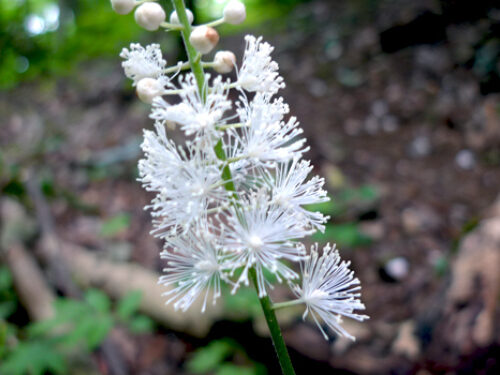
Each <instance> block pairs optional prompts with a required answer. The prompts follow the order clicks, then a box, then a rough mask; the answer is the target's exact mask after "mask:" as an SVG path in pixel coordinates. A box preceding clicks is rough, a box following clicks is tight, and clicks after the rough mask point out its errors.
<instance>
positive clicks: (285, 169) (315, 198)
mask: <svg viewBox="0 0 500 375" xmlns="http://www.w3.org/2000/svg"><path fill="white" fill-rule="evenodd" d="M312 169H313V167H312V166H311V163H310V162H309V161H307V160H302V161H299V159H298V158H295V159H293V161H292V162H291V163H280V164H278V165H277V166H276V170H275V173H274V175H269V177H268V178H267V184H268V185H269V187H270V189H272V203H274V204H276V205H280V206H282V207H283V208H285V209H287V210H290V211H292V212H293V213H294V215H295V216H296V218H297V220H298V221H300V222H304V221H305V222H307V223H308V224H307V225H308V226H310V227H312V228H315V229H319V230H321V231H324V229H325V226H324V225H323V224H324V223H325V222H326V221H327V220H328V219H329V217H328V216H324V215H323V214H322V213H321V212H312V211H309V210H307V209H306V208H304V206H305V205H308V204H316V203H321V202H327V201H329V200H330V198H329V197H327V195H326V191H325V190H323V185H324V183H325V180H324V178H321V177H319V176H314V177H313V178H311V179H310V180H307V181H306V178H307V176H308V174H309V173H310V172H311V171H312Z"/></svg>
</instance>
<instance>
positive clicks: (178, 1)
mask: <svg viewBox="0 0 500 375" xmlns="http://www.w3.org/2000/svg"><path fill="white" fill-rule="evenodd" d="M171 1H172V4H173V6H174V9H175V11H176V12H177V17H178V18H179V21H180V23H181V24H182V25H183V28H182V30H181V35H182V39H183V41H184V46H185V48H186V53H187V55H188V59H189V63H190V65H191V71H192V72H193V74H194V76H195V79H196V83H197V85H198V90H199V92H200V95H201V98H202V100H205V98H206V92H207V91H206V87H205V73H204V71H203V65H202V62H201V59H199V58H197V57H198V53H197V51H196V49H195V48H194V47H193V46H192V44H191V43H190V42H189V36H190V35H191V25H190V24H189V20H188V17H187V14H186V5H185V4H184V0H171ZM214 151H215V154H216V155H217V157H218V158H219V159H220V160H226V159H227V158H226V154H225V152H224V148H223V144H222V139H220V140H219V141H218V142H217V144H216V145H215V147H214ZM222 179H223V181H227V182H226V183H225V184H224V187H225V188H226V190H227V191H230V192H233V193H234V194H233V196H234V197H235V199H237V194H236V188H235V186H234V183H233V179H232V175H231V170H230V169H229V165H227V164H226V165H225V166H224V167H223V168H222ZM249 274H250V277H251V278H252V281H253V283H254V286H255V290H256V291H258V287H257V274H256V271H255V269H253V268H251V269H250V271H249ZM259 300H260V304H261V306H262V310H263V312H264V316H265V318H266V322H267V325H268V327H269V331H270V333H271V337H272V340H273V344H274V348H275V350H276V354H277V356H278V360H279V363H280V366H281V370H282V372H283V375H295V371H294V369H293V366H292V361H291V360H290V356H289V354H288V350H287V348H286V345H285V341H284V340H283V336H282V335H281V330H280V327H279V324H278V320H277V319H276V314H275V313H274V311H273V308H272V303H271V299H270V298H269V296H265V297H262V298H259Z"/></svg>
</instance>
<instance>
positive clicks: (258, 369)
mask: <svg viewBox="0 0 500 375" xmlns="http://www.w3.org/2000/svg"><path fill="white" fill-rule="evenodd" d="M231 361H233V362H235V363H236V362H237V363H242V364H241V365H239V364H235V363H233V362H231ZM186 368H187V370H188V371H189V372H190V373H193V374H214V375H265V374H267V371H266V368H265V367H264V366H263V365H262V364H260V363H256V362H252V361H251V360H249V359H248V357H247V355H246V353H245V351H244V350H243V348H242V347H241V346H240V345H238V344H237V343H236V342H235V341H233V340H230V339H221V340H214V341H212V342H211V343H210V344H208V345H207V346H205V347H203V348H200V349H198V350H196V351H195V352H194V353H193V355H192V357H191V358H190V359H189V360H188V361H187V363H186Z"/></svg>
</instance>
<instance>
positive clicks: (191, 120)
mask: <svg viewBox="0 0 500 375" xmlns="http://www.w3.org/2000/svg"><path fill="white" fill-rule="evenodd" d="M208 78H209V76H208V75H207V76H206V79H207V81H208ZM179 81H180V86H181V89H182V92H181V94H180V96H181V99H182V101H181V102H180V103H179V104H174V105H171V104H169V103H167V102H166V101H165V100H163V99H161V98H157V99H156V100H154V101H153V111H152V113H151V115H150V117H151V118H152V119H154V120H157V121H162V122H163V121H171V122H175V123H178V124H179V125H180V126H181V129H182V130H183V131H184V132H185V133H186V135H188V136H189V135H192V134H198V133H204V132H209V133H210V132H215V131H216V128H215V125H216V124H221V123H222V122H223V121H222V118H223V115H224V113H225V112H226V111H227V110H229V109H230V108H231V101H230V100H229V99H228V98H227V95H228V90H227V88H226V86H227V85H225V83H224V82H223V81H222V77H220V76H219V77H217V78H216V79H214V80H213V84H212V86H211V88H210V91H208V90H206V91H205V96H206V98H205V101H203V100H202V98H201V95H200V93H199V92H198V86H197V84H196V79H195V77H194V75H193V74H187V75H186V76H185V77H184V78H180V79H179Z"/></svg>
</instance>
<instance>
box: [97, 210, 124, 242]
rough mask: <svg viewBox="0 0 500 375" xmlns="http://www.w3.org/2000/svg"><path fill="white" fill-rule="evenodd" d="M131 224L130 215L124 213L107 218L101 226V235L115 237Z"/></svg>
mask: <svg viewBox="0 0 500 375" xmlns="http://www.w3.org/2000/svg"><path fill="white" fill-rule="evenodd" d="M129 226H130V215H129V214H126V213H122V214H119V215H116V216H113V217H112V218H111V219H109V220H106V221H105V222H104V223H103V224H102V227H101V236H103V237H114V236H116V235H117V234H119V233H121V232H123V231H124V230H126V229H128V228H129Z"/></svg>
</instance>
